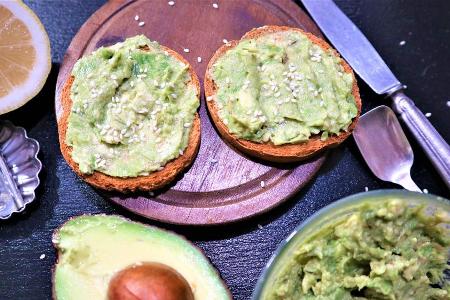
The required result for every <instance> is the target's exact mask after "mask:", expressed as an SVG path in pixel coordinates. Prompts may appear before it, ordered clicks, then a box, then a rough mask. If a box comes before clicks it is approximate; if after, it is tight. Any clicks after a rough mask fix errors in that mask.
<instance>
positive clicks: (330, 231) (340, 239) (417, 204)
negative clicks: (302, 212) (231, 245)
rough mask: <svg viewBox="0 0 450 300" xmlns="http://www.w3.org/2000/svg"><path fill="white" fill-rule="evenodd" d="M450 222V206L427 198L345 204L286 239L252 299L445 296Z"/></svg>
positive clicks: (396, 195)
mask: <svg viewBox="0 0 450 300" xmlns="http://www.w3.org/2000/svg"><path fill="white" fill-rule="evenodd" d="M449 224H450V202H448V200H444V199H442V198H439V197H435V196H431V195H422V194H418V193H412V192H406V191H375V192H370V193H364V194H358V195H354V196H350V197H348V198H345V199H342V200H340V201H338V202H336V203H334V204H332V205H329V206H327V207H325V208H324V209H322V210H320V211H319V212H317V213H316V214H315V215H313V216H312V217H311V218H309V219H308V220H307V221H305V222H304V223H303V224H302V225H300V227H298V228H297V229H296V231H294V232H293V233H292V234H291V235H290V237H289V238H288V239H286V241H284V242H283V244H282V245H281V246H280V248H279V249H278V251H277V252H276V253H275V255H274V256H273V257H272V259H271V260H270V262H269V264H268V266H267V268H266V269H265V271H264V273H263V275H262V276H261V278H260V280H259V282H258V285H257V288H256V290H255V292H254V295H253V299H264V300H281V299H336V300H337V299H450V284H449V279H448V274H447V276H446V275H445V273H446V272H447V273H448V272H449V270H450V268H449V266H448V264H447V261H448V258H449V250H450V231H449ZM446 277H447V278H446Z"/></svg>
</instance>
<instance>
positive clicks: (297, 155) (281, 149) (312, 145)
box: [205, 26, 361, 162]
mask: <svg viewBox="0 0 450 300" xmlns="http://www.w3.org/2000/svg"><path fill="white" fill-rule="evenodd" d="M279 31H298V32H300V33H302V34H304V35H306V36H307V37H308V38H309V39H310V40H311V41H312V42H313V43H315V44H317V45H319V46H320V47H321V48H322V49H324V50H331V51H333V52H334V54H335V55H336V56H339V54H338V53H337V52H336V51H335V50H334V49H333V48H331V46H330V45H329V44H328V43H327V42H325V41H324V40H322V39H320V38H318V37H316V36H315V35H313V34H311V33H308V32H304V31H303V30H301V29H298V28H292V27H286V26H264V27H260V28H256V29H253V30H251V31H249V32H247V33H246V34H245V35H244V36H243V37H242V40H244V39H254V38H257V37H259V36H262V35H265V34H270V33H274V32H279ZM238 43H239V41H231V42H230V43H228V44H226V45H223V46H222V47H220V48H219V49H218V50H217V51H216V53H215V54H214V55H213V57H212V58H211V60H210V61H209V63H208V67H207V69H206V73H205V97H206V99H211V98H212V100H211V101H206V104H207V107H208V110H209V112H210V115H211V118H212V120H213V122H214V124H215V125H216V127H217V130H218V131H219V133H220V134H221V135H222V137H223V138H224V139H225V140H226V141H228V142H229V143H230V144H231V145H233V146H234V147H236V148H237V149H239V150H240V151H242V152H244V153H246V154H248V155H250V156H254V157H257V158H261V159H264V160H268V161H272V162H295V161H301V160H304V159H307V158H309V157H311V156H313V155H314V154H317V153H319V152H321V151H323V150H325V149H328V148H332V147H336V146H337V145H339V144H340V143H342V142H343V141H344V140H345V139H346V138H347V137H348V136H349V135H350V134H351V132H352V131H353V129H354V128H355V126H356V123H357V122H358V118H359V115H360V113H361V98H360V96H359V89H358V85H357V84H356V79H355V76H354V74H353V71H352V69H351V68H350V66H349V65H348V64H347V63H346V62H345V61H344V60H341V61H342V66H343V68H344V71H345V72H346V73H350V74H352V76H353V88H352V94H353V96H354V98H355V104H356V106H357V109H358V113H357V115H356V117H355V118H354V119H353V121H352V123H351V124H350V126H349V127H348V130H347V131H343V132H340V133H339V134H338V135H333V136H330V137H329V138H328V139H327V140H325V141H322V140H321V139H320V135H314V136H311V138H310V139H309V140H308V141H306V142H303V143H298V144H284V145H274V144H273V143H272V142H269V143H257V142H253V141H249V140H244V139H241V138H239V137H237V136H236V135H234V134H233V133H231V132H230V131H229V130H228V128H227V126H226V125H225V124H224V123H223V122H222V120H221V118H220V117H219V114H218V108H217V104H216V102H215V95H216V94H217V89H218V87H217V85H216V84H215V83H214V80H213V77H212V68H213V65H214V64H215V62H216V61H217V60H218V59H219V58H220V57H221V56H222V55H224V54H225V53H226V52H227V51H228V50H230V49H233V48H234V47H236V45H237V44H238ZM208 97H209V98H208Z"/></svg>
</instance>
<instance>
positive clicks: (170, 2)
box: [167, 1, 175, 6]
mask: <svg viewBox="0 0 450 300" xmlns="http://www.w3.org/2000/svg"><path fill="white" fill-rule="evenodd" d="M167 4H169V5H170V6H174V5H175V1H169V2H167Z"/></svg>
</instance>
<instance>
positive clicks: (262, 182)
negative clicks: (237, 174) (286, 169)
mask: <svg viewBox="0 0 450 300" xmlns="http://www.w3.org/2000/svg"><path fill="white" fill-rule="evenodd" d="M259 184H260V185H261V187H262V188H264V187H265V186H266V183H265V182H264V180H261V182H260V183H259Z"/></svg>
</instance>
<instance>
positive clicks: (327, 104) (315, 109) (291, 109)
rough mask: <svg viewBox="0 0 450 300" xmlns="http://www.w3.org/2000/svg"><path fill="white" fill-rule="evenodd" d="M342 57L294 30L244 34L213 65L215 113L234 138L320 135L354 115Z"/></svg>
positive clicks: (280, 140) (283, 139) (281, 140)
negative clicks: (250, 37)
mask: <svg viewBox="0 0 450 300" xmlns="http://www.w3.org/2000/svg"><path fill="white" fill-rule="evenodd" d="M341 62H342V60H341V59H340V58H339V57H337V56H336V55H335V54H334V53H333V52H332V51H331V50H324V49H322V48H321V47H320V46H318V45H316V44H314V43H313V42H311V40H310V39H309V38H308V37H307V36H306V35H304V34H302V33H299V32H296V31H283V32H277V33H270V34H266V35H263V36H260V37H258V38H256V39H244V40H242V41H240V42H239V44H238V45H237V46H236V47H234V48H233V49H231V50H229V51H227V52H226V53H225V54H224V55H223V56H222V57H220V58H219V59H218V60H217V62H216V63H215V64H214V65H213V69H212V78H213V80H214V82H215V84H216V85H217V87H218V91H217V95H216V97H215V99H214V100H215V103H216V106H217V108H218V111H219V117H220V118H221V120H222V121H223V123H224V124H225V125H226V126H227V127H228V129H229V131H230V132H231V133H233V134H235V135H236V136H238V137H239V138H242V139H246V140H251V141H254V142H260V143H266V142H269V141H270V142H272V143H273V144H275V145H281V144H289V143H300V142H305V141H307V140H308V139H309V138H310V136H311V135H316V134H320V135H321V138H322V140H326V139H327V138H328V137H329V136H330V135H333V134H334V135H337V134H339V132H340V131H342V130H344V131H345V130H347V128H348V126H349V125H350V124H351V122H352V119H353V118H354V117H355V116H356V115H357V107H356V104H355V99H354V97H353V95H352V86H353V80H354V79H353V76H352V74H350V73H346V72H345V71H344V69H343V67H342V65H341Z"/></svg>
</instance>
